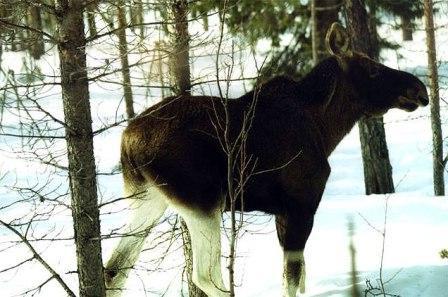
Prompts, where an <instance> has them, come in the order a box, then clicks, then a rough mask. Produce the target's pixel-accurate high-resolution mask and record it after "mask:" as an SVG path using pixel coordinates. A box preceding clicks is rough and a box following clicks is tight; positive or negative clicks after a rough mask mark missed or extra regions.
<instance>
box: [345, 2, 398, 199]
mask: <svg viewBox="0 0 448 297" xmlns="http://www.w3.org/2000/svg"><path fill="white" fill-rule="evenodd" d="M346 11H347V24H348V26H347V27H348V30H349V32H350V35H351V36H352V44H353V49H354V50H355V51H358V52H362V53H365V54H367V55H368V56H370V57H371V58H375V55H376V53H375V52H376V51H375V48H374V47H373V45H374V44H375V42H374V39H372V37H375V36H372V32H370V30H369V18H368V14H367V11H366V9H365V5H364V1H363V0H347V1H346ZM358 126H359V135H360V140H361V150H362V160H363V166H364V183H365V190H366V194H367V195H369V194H384V193H393V192H395V188H394V183H393V179H392V166H391V164H390V160H389V151H388V149H387V143H386V133H385V131H384V124H383V118H369V119H363V120H361V121H360V122H359V123H358Z"/></svg>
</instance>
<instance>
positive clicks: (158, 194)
mask: <svg viewBox="0 0 448 297" xmlns="http://www.w3.org/2000/svg"><path fill="white" fill-rule="evenodd" d="M349 45H350V44H349V37H348V34H347V32H346V31H345V29H344V28H343V27H342V26H341V25H339V24H338V23H334V24H333V25H332V26H331V28H330V29H329V30H328V32H327V35H326V47H327V50H328V52H329V54H330V56H329V57H328V58H327V59H325V60H323V61H322V62H320V63H319V64H318V65H316V66H315V67H314V68H313V69H312V70H311V71H310V72H309V73H308V74H307V75H306V76H305V77H303V78H302V79H301V80H299V81H296V80H294V79H291V78H288V77H286V76H279V77H275V78H273V79H271V80H269V81H267V82H265V83H263V84H260V86H258V87H256V88H255V89H254V90H253V91H251V92H249V93H247V94H245V95H243V96H242V97H240V98H236V99H229V100H228V101H227V107H226V108H227V114H228V126H229V132H228V133H229V135H230V137H231V138H232V137H234V138H235V137H237V136H236V135H237V134H238V133H239V131H240V130H241V128H242V126H243V121H244V118H245V115H247V110H248V109H249V108H251V107H253V108H254V112H253V117H252V122H251V127H250V131H249V133H248V135H247V139H246V144H245V146H246V147H245V150H246V154H248V155H250V156H253V157H254V158H255V159H256V160H257V162H256V166H257V170H258V172H261V174H257V175H254V176H252V177H251V178H250V179H249V181H248V182H247V185H246V186H245V192H244V200H243V201H237V203H236V210H240V211H262V212H265V213H268V214H272V215H274V216H275V223H276V229H277V234H278V239H279V242H280V245H281V247H282V249H283V251H284V274H283V296H284V297H293V296H296V294H297V291H299V289H300V291H301V292H303V291H304V288H305V259H304V254H303V251H304V248H305V244H306V242H307V239H308V237H309V235H310V233H311V229H312V227H313V220H314V214H315V212H316V209H317V207H318V205H319V202H320V200H321V198H322V195H323V192H324V189H325V185H326V182H327V179H328V176H329V174H330V166H329V163H328V161H327V159H328V157H329V155H330V154H331V153H332V151H333V150H334V149H335V147H336V146H337V145H338V143H339V142H340V141H341V140H342V138H343V137H344V136H345V135H346V134H347V133H348V132H349V131H350V130H351V129H352V127H353V126H354V125H355V123H356V122H357V121H358V120H360V119H361V118H363V117H375V116H381V115H383V114H385V113H386V112H387V111H388V110H389V109H391V108H399V109H402V110H405V111H409V112H411V111H414V110H415V109H417V108H418V107H419V106H426V105H427V104H428V103H429V100H428V94H427V91H426V87H425V85H424V84H423V83H422V82H421V81H420V80H419V79H418V78H417V77H415V76H414V75H412V74H410V73H407V72H403V71H398V70H395V69H391V68H389V67H386V66H385V65H382V64H380V63H378V62H375V61H374V60H372V59H370V58H368V57H367V56H365V55H363V54H360V53H357V52H353V51H352V50H350V46H349ZM254 97H256V98H257V100H256V104H255V106H253V104H252V103H253V102H254ZM221 100H222V98H217V97H210V96H190V95H181V96H177V97H169V98H165V99H163V100H162V101H161V102H159V103H158V104H156V105H154V106H152V107H150V108H149V109H147V110H146V111H144V112H143V113H141V114H140V115H139V116H137V117H136V118H135V119H133V120H132V121H130V123H129V125H128V127H127V128H126V129H125V130H124V132H123V135H122V144H121V164H122V170H123V178H124V185H125V194H126V196H129V197H133V198H135V199H133V201H134V202H133V204H132V208H133V212H134V214H133V218H132V220H131V222H130V223H129V225H128V226H127V228H128V231H129V232H132V236H126V237H123V238H122V239H121V240H120V242H119V244H118V246H117V247H116V248H115V250H114V251H113V253H112V256H111V258H110V260H109V261H108V263H107V265H106V268H105V279H106V284H107V287H108V289H109V290H108V294H109V296H119V295H120V290H121V288H123V286H124V283H125V280H126V278H127V276H128V274H129V270H130V268H132V266H133V265H134V264H135V262H136V260H137V259H138V256H139V253H140V251H141V249H142V245H143V243H144V240H145V237H146V235H148V232H149V231H150V229H151V227H153V226H154V225H155V224H157V222H158V220H159V219H160V217H161V216H162V215H163V214H164V212H165V210H166V209H167V207H168V206H170V207H171V208H173V209H174V210H175V211H176V212H177V213H178V214H179V215H180V216H181V217H182V218H183V219H184V220H185V222H186V225H187V227H188V230H189V232H190V236H191V245H192V252H193V282H194V283H195V284H196V285H197V286H198V287H199V288H200V289H201V290H202V291H204V293H206V294H207V295H208V296H209V297H224V296H230V295H229V292H228V291H227V290H226V286H225V285H224V283H223V280H222V275H221V242H220V240H221V234H220V223H221V219H222V212H223V211H226V210H229V201H228V199H226V197H228V187H227V181H228V168H227V155H226V154H225V153H224V151H223V148H222V146H221V144H220V137H222V135H219V134H220V132H219V129H216V123H214V120H215V119H216V118H219V117H223V116H224V107H223V105H222V104H221V103H222V101H221ZM231 174H232V173H231ZM231 174H230V178H232V176H231ZM235 174H236V173H235Z"/></svg>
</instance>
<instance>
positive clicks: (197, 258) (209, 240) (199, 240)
mask: <svg viewBox="0 0 448 297" xmlns="http://www.w3.org/2000/svg"><path fill="white" fill-rule="evenodd" d="M179 214H180V215H181V216H182V218H183V219H184V220H185V222H186V223H187V227H188V231H189V232H190V237H191V247H192V250H193V282H194V283H195V284H196V285H197V286H198V287H199V288H200V289H201V290H202V291H203V292H204V293H206V294H207V295H208V296H209V297H228V296H229V293H228V291H227V290H226V288H225V286H224V283H223V280H222V275H221V229H220V226H221V211H216V212H214V213H213V214H211V215H204V214H200V213H197V212H193V211H188V210H179Z"/></svg>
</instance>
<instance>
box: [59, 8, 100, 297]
mask: <svg viewBox="0 0 448 297" xmlns="http://www.w3.org/2000/svg"><path fill="white" fill-rule="evenodd" d="M82 2H83V1H80V0H79V1H68V0H59V1H58V6H57V8H58V10H59V14H58V23H59V36H60V42H59V44H58V50H59V59H60V69H61V87H62V100H63V105H64V117H65V123H66V125H67V126H66V141H67V155H68V167H69V181H70V192H71V199H72V216H73V224H74V237H75V245H76V255H77V263H78V275H79V295H80V296H81V297H102V296H105V285H104V278H103V263H102V259H101V237H100V236H101V233H100V218H99V209H98V201H97V185H96V171H95V158H94V151H93V134H92V118H91V114H90V102H89V84H88V80H87V71H86V53H85V45H86V43H85V35H84V20H83V10H84V6H83V4H82Z"/></svg>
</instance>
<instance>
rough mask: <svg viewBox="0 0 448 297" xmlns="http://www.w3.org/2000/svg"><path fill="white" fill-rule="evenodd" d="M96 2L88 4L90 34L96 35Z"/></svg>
mask: <svg viewBox="0 0 448 297" xmlns="http://www.w3.org/2000/svg"><path fill="white" fill-rule="evenodd" d="M96 5H97V4H96V3H95V2H93V3H90V4H89V5H87V24H88V28H89V36H90V37H92V36H95V35H96V34H97V30H96V22H95V10H96Z"/></svg>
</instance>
